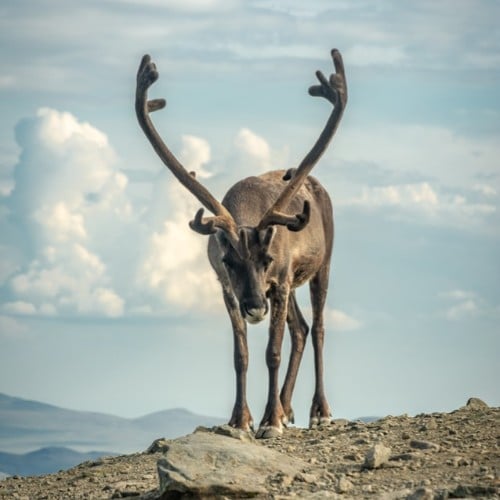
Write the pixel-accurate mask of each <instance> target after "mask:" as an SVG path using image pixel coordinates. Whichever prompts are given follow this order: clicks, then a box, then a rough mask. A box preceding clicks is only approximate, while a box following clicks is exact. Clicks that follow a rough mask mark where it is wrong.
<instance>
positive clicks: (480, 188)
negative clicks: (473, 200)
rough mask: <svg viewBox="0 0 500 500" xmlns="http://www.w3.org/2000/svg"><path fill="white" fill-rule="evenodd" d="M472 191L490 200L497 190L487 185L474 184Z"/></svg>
mask: <svg viewBox="0 0 500 500" xmlns="http://www.w3.org/2000/svg"><path fill="white" fill-rule="evenodd" d="M472 189H473V190H474V191H477V192H478V193H480V194H481V195H482V196H485V197H487V198H492V197H495V196H496V195H497V190H496V189H495V188H494V187H492V186H490V185H489V184H475V185H474V186H472Z"/></svg>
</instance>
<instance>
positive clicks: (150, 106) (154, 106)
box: [135, 55, 238, 242]
mask: <svg viewBox="0 0 500 500" xmlns="http://www.w3.org/2000/svg"><path fill="white" fill-rule="evenodd" d="M158 76H159V75H158V71H157V70H156V65H155V64H154V63H153V62H152V61H151V57H150V56H149V55H145V56H144V57H143V58H142V60H141V64H140V66H139V70H138V71H137V87H136V93H135V112H136V114H137V120H138V121H139V125H140V126H141V128H142V130H143V132H144V133H145V134H146V137H147V138H148V139H149V142H150V143H151V145H152V146H153V149H154V150H155V151H156V153H157V154H158V156H159V157H160V158H161V160H162V161H163V163H164V164H165V165H166V166H167V167H168V168H169V169H170V170H171V172H172V173H173V174H174V175H175V177H177V179H178V180H179V181H180V183H181V184H182V185H183V186H184V187H186V188H187V189H188V190H189V191H190V192H191V193H192V194H193V195H194V196H196V198H197V199H198V200H199V202H200V203H201V204H202V205H203V206H204V207H205V208H206V209H207V210H209V211H210V212H212V213H213V214H214V217H203V209H200V210H199V211H198V212H197V214H196V216H195V218H194V220H193V221H191V222H190V223H189V225H190V227H191V229H193V230H195V231H197V232H199V233H201V234H212V233H215V232H216V230H217V228H218V229H222V230H223V231H225V232H226V233H227V234H228V236H229V238H230V239H231V240H233V241H235V242H237V241H238V233H237V225H236V223H235V221H234V219H233V217H232V215H231V214H230V213H229V212H228V210H227V209H226V207H224V206H223V205H222V203H220V202H218V201H217V200H216V199H215V198H214V197H213V196H212V195H211V194H210V192H209V191H208V190H207V189H206V188H205V187H204V186H203V185H202V184H200V183H199V182H198V181H197V180H196V178H195V176H194V175H192V174H191V173H189V172H188V171H187V170H186V169H185V168H184V167H183V166H182V164H181V163H180V162H179V160H177V158H176V157H175V156H174V155H173V154H172V152H171V151H170V150H169V149H168V147H167V145H166V144H165V143H164V142H163V140H162V138H161V137H160V135H159V134H158V132H157V130H156V129H155V126H154V125H153V122H152V121H151V119H150V117H149V113H152V112H153V111H157V110H159V109H162V108H164V107H165V105H166V101H165V99H153V100H149V101H148V89H149V87H151V85H153V83H154V82H156V80H158Z"/></svg>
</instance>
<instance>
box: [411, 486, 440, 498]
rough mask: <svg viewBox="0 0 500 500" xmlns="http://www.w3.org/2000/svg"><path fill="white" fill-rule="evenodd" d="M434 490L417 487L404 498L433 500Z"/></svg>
mask: <svg viewBox="0 0 500 500" xmlns="http://www.w3.org/2000/svg"><path fill="white" fill-rule="evenodd" d="M433 499H434V492H433V491H432V490H431V489H430V488H424V487H422V488H417V489H416V490H415V491H414V492H413V493H412V494H411V495H408V496H407V497H406V500H433Z"/></svg>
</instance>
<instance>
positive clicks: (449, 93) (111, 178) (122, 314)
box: [0, 0, 500, 425]
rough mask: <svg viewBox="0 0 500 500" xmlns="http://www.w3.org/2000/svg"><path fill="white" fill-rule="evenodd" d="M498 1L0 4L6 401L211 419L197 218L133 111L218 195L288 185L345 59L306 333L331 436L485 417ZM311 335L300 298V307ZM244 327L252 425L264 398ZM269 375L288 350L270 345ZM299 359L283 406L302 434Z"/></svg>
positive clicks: (0, 349) (308, 389) (0, 276)
mask: <svg viewBox="0 0 500 500" xmlns="http://www.w3.org/2000/svg"><path fill="white" fill-rule="evenodd" d="M499 18H500V3H499V2H498V1H487V0H485V1H480V0H471V1H462V0H453V1H451V0H449V1H445V0H438V1H427V0H423V1H420V2H399V1H389V0H385V1H384V0H380V1H372V2H367V1H361V0H358V1H349V2H348V1H335V2H333V1H322V0H312V1H310V2H307V5H306V4H305V3H304V2H300V1H298V0H294V1H288V2H280V1H276V0H274V1H272V0H254V1H246V2H245V1H243V0H165V1H161V0H140V1H139V0H95V1H93V0H80V1H78V2H76V1H64V2H63V1H61V0H59V1H57V0H36V1H34V0H7V1H4V2H2V5H1V6H0V100H1V109H2V113H0V130H1V134H0V227H1V231H0V392H4V393H7V394H9V395H13V396H19V397H23V398H27V399H35V400H39V401H44V402H47V403H51V404H55V405H58V406H63V407H66V408H72V409H78V410H89V411H99V412H107V413H112V414H115V415H120V416H125V417H138V416H141V415H144V414H147V413H150V412H153V411H158V410H163V409H166V408H175V407H185V408H187V409H189V410H192V411H194V412H198V413H201V414H208V415H214V416H221V417H227V418H229V416H230V414H231V409H232V405H233V402H234V396H235V382H234V372H233V361H232V334H231V328H230V323H229V320H228V318H227V317H226V313H225V309H224V306H223V304H222V300H221V295H220V291H219V285H218V283H217V281H216V279H215V275H214V273H213V271H212V270H211V268H210V267H209V264H208V261H207V258H206V253H205V252H206V244H207V240H206V238H205V237H203V236H201V235H199V234H197V233H194V232H192V231H190V229H189V228H188V222H189V220H191V219H192V217H193V215H194V213H195V212H196V211H197V209H198V208H199V204H198V202H197V201H196V200H195V199H194V197H193V196H192V195H190V194H189V193H188V192H187V191H185V190H184V189H183V188H182V186H180V185H179V184H178V182H177V181H176V180H175V179H174V178H173V176H172V175H171V174H170V172H168V171H167V170H166V169H165V168H164V167H163V166H162V164H161V162H160V160H159V159H158V158H157V157H156V156H155V153H154V152H153V150H152V148H151V147H150V145H149V143H148V142H147V140H146V138H145V137H144V135H143V134H142V132H141V130H140V128H139V126H138V124H137V121H136V118H135V113H134V104H133V100H134V92H135V74H136V71H137V67H138V65H139V62H140V59H141V57H142V55H143V54H145V53H149V54H151V56H152V57H153V60H154V61H155V62H156V63H157V66H158V69H159V72H160V79H159V81H158V82H157V83H156V84H155V85H154V87H153V88H152V89H151V91H150V95H151V96H152V97H164V98H166V99H167V107H166V108H165V109H164V110H162V111H159V112H157V113H155V114H154V115H153V120H154V122H155V123H156V125H157V127H158V129H159V130H160V132H161V134H162V136H163V137H164V139H165V141H166V142H167V144H169V146H170V147H171V148H172V150H173V151H174V152H175V154H176V155H177V156H178V157H179V159H180V160H181V161H182V163H183V164H184V165H185V167H186V168H187V169H188V170H195V171H196V172H197V173H198V178H199V179H201V181H202V182H203V183H204V184H205V185H206V186H207V187H208V188H209V189H210V190H211V192H212V193H213V194H214V195H215V196H216V197H218V198H219V199H220V198H222V196H223V195H224V193H225V191H226V190H227V189H229V187H230V186H231V185H232V184H234V183H235V182H236V181H237V180H239V179H242V178H244V177H247V176H249V175H256V174H260V173H263V172H265V171H268V170H272V169H275V168H289V167H293V166H297V165H298V164H299V163H300V161H301V160H302V158H303V157H304V156H305V154H306V153H307V152H308V151H309V149H310V148H311V146H312V145H313V143H314V141H315V140H316V138H317V137H318V135H319V133H320V132H321V130H322V128H323V126H324V124H325V122H326V119H327V117H328V115H329V112H330V108H329V104H328V103H327V102H326V101H324V100H321V99H315V98H312V97H310V96H309V95H308V94H307V89H308V87H309V86H310V85H313V84H315V83H316V82H315V76H314V72H315V71H316V70H317V69H321V70H322V71H323V72H324V73H325V74H329V73H330V72H331V71H332V69H333V67H332V62H331V59H330V49H332V48H333V47H336V48H338V49H339V50H340V51H341V53H342V54H343V58H344V64H345V67H346V74H347V80H348V86H349V103H348V107H347V109H346V112H345V114H344V118H343V120H342V123H341V124H340V127H339V129H338V132H337V134H336V136H335V138H334V140H333V142H332V144H331V146H330V148H329V150H328V152H327V153H326V154H325V156H324V157H323V158H322V159H321V160H320V162H319V163H318V165H317V166H316V167H315V169H314V171H313V175H315V176H316V177H317V178H318V179H319V180H320V181H321V182H322V183H323V185H324V186H325V187H326V188H327V189H328V191H329V193H330V195H331V197H332V199H333V204H334V213H335V231H336V234H335V246H334V253H333V260H332V272H331V279H330V288H329V295H328V301H327V307H326V311H325V319H326V329H327V333H326V344H325V352H324V355H325V365H326V366H325V371H326V391H327V396H328V399H329V402H330V404H331V406H332V409H333V412H334V416H335V417H347V418H356V417H360V416H366V415H387V414H393V415H396V414H402V413H408V414H416V413H420V412H431V411H450V410H453V409H455V408H458V407H460V406H462V405H463V404H465V402H466V400H467V399H468V398H469V397H471V396H476V397H480V398H482V399H484V400H485V401H486V402H487V403H489V404H491V405H496V406H498V405H500V385H499V384H498V381H499V380H500V364H499V362H498V359H499V354H500V328H499V322H500V258H499V244H500V140H499V136H500V32H499V31H498V26H497V21H498V19H499ZM298 298H299V303H300V304H301V306H302V309H303V311H304V313H305V315H306V317H307V318H310V304H309V294H308V290H307V287H303V289H300V290H299V292H298ZM267 335H268V334H267V324H266V325H264V324H262V325H259V326H249V330H248V336H249V348H250V368H249V373H248V380H249V382H248V386H249V389H248V391H249V404H250V408H251V411H252V413H253V416H254V420H255V421H256V422H258V421H259V420H260V418H261V416H262V413H263V409H264V405H265V398H266V395H267V369H266V365H265V359H264V358H265V346H266V342H267ZM283 352H284V356H283V363H282V365H283V366H282V371H284V369H285V365H286V359H287V357H288V352H289V340H288V338H285V343H284V348H283ZM313 390H314V379H313V362H312V349H311V346H310V345H308V348H307V349H306V352H305V355H304V361H303V364H302V367H301V371H300V372H299V378H298V382H297V388H296V393H295V397H294V401H293V406H294V410H295V414H296V417H297V422H298V424H299V425H306V424H307V421H308V412H309V407H310V403H311V399H312V395H313Z"/></svg>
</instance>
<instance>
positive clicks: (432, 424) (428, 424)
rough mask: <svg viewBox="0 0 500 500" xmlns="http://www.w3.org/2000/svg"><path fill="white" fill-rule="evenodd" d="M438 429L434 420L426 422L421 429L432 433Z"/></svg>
mask: <svg viewBox="0 0 500 500" xmlns="http://www.w3.org/2000/svg"><path fill="white" fill-rule="evenodd" d="M437 428H438V425H437V422H436V420H435V419H434V418H431V419H429V421H428V422H426V423H425V424H424V425H423V427H422V430H424V431H432V430H435V429H437Z"/></svg>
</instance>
